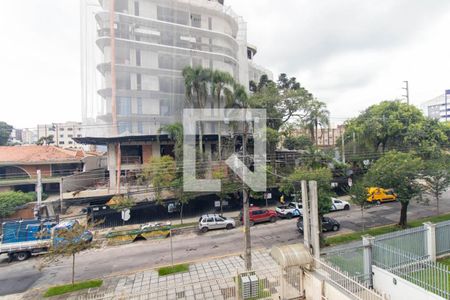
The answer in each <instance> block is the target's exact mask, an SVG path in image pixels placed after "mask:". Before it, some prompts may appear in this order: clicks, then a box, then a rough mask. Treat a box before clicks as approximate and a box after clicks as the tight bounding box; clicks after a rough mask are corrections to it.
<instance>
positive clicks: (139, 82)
mask: <svg viewBox="0 0 450 300" xmlns="http://www.w3.org/2000/svg"><path fill="white" fill-rule="evenodd" d="M136 89H137V90H138V91H140V90H142V75H141V74H137V75H136Z"/></svg>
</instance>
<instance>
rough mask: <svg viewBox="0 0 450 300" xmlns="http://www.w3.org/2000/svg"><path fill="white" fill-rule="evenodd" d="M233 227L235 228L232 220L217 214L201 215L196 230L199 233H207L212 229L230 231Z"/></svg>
mask: <svg viewBox="0 0 450 300" xmlns="http://www.w3.org/2000/svg"><path fill="white" fill-rule="evenodd" d="M234 227H236V222H235V221H234V219H232V218H226V217H224V216H221V215H217V214H212V215H203V216H201V217H200V219H199V220H198V229H199V230H200V231H201V232H207V231H208V230H212V229H223V228H226V229H232V228H234Z"/></svg>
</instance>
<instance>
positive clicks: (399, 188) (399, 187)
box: [367, 151, 423, 227]
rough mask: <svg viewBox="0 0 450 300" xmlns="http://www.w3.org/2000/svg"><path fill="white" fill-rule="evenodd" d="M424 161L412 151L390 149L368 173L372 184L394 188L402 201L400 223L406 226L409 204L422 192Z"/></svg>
mask: <svg viewBox="0 0 450 300" xmlns="http://www.w3.org/2000/svg"><path fill="white" fill-rule="evenodd" d="M422 168H423V161H422V159H421V158H420V157H417V156H414V155H413V154H411V153H402V152H397V151H389V152H387V153H386V154H385V155H383V156H382V157H381V158H380V159H379V160H377V161H376V162H375V163H374V164H373V166H372V167H371V168H370V169H369V172H368V173H367V180H368V183H369V184H370V185H371V186H379V187H383V188H393V189H394V191H395V193H396V194H397V196H398V198H397V199H398V200H399V201H400V203H401V211H400V221H399V225H400V226H402V227H406V225H407V212H408V205H409V202H410V201H411V199H412V198H414V197H416V196H417V195H419V193H420V190H421V189H420V184H419V183H418V179H419V178H420V172H421V171H422Z"/></svg>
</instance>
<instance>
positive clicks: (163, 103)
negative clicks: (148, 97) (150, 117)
mask: <svg viewBox="0 0 450 300" xmlns="http://www.w3.org/2000/svg"><path fill="white" fill-rule="evenodd" d="M159 114H160V115H161V116H169V115H170V102H169V100H160V103H159Z"/></svg>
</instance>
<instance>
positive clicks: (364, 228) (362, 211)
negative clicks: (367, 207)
mask: <svg viewBox="0 0 450 300" xmlns="http://www.w3.org/2000/svg"><path fill="white" fill-rule="evenodd" d="M361 220H362V226H363V232H364V231H366V220H364V206H361Z"/></svg>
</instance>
